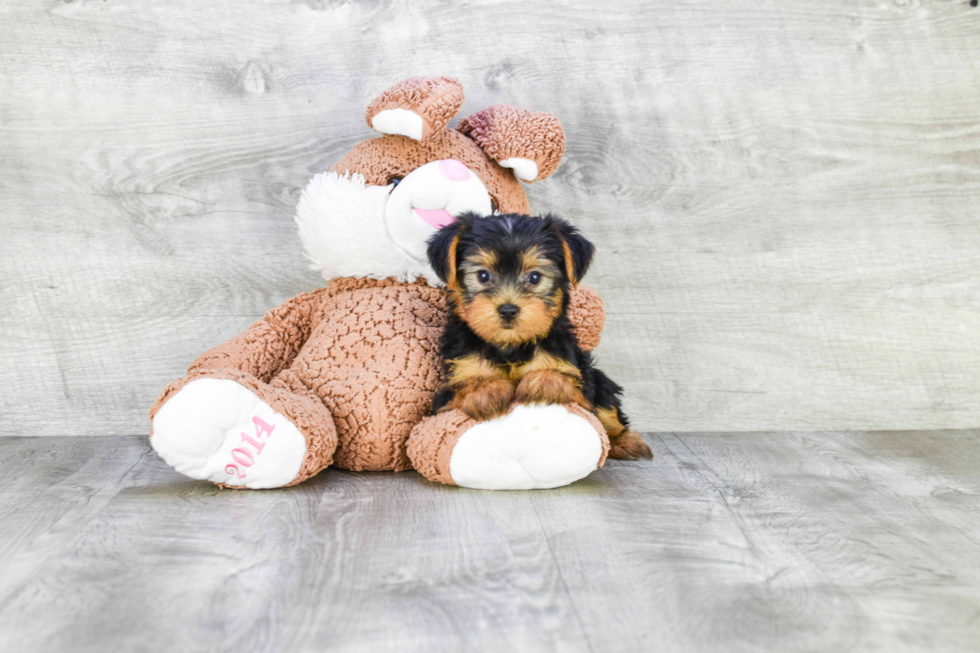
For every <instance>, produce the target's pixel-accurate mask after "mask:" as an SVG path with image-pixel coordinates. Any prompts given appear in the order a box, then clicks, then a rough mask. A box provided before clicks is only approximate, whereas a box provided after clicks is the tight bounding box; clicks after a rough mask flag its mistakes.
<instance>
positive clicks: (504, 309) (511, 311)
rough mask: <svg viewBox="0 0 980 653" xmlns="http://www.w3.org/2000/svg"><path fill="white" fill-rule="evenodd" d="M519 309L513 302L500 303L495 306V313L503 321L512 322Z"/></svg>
mask: <svg viewBox="0 0 980 653" xmlns="http://www.w3.org/2000/svg"><path fill="white" fill-rule="evenodd" d="M520 312H521V309H520V308H518V307H517V306H515V305H514V304H501V305H500V306H498V307H497V314H498V315H499V316H500V317H501V318H503V320H504V322H513V321H514V318H516V317H517V314H518V313H520Z"/></svg>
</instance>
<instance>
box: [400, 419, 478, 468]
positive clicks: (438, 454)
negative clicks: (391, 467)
mask: <svg viewBox="0 0 980 653" xmlns="http://www.w3.org/2000/svg"><path fill="white" fill-rule="evenodd" d="M474 424H476V422H475V421H474V420H473V418H471V417H469V416H468V415H466V414H465V413H463V412H461V411H458V410H448V411H445V412H442V413H439V414H438V415H433V416H432V417H428V418H426V419H424V420H423V421H421V422H419V423H418V424H416V425H415V427H414V428H413V429H412V433H411V436H410V437H409V439H408V457H409V459H410V460H411V461H412V466H413V467H414V468H415V471H417V472H418V473H419V474H421V475H422V476H424V477H426V478H427V479H429V480H430V481H433V482H435V483H442V484H444V485H456V484H457V483H456V481H454V480H453V477H452V476H451V475H450V474H449V461H450V458H451V457H452V454H453V447H455V446H456V442H458V441H459V438H460V436H461V435H463V433H465V432H466V431H468V430H469V429H470V428H471V427H472V426H473V425H474Z"/></svg>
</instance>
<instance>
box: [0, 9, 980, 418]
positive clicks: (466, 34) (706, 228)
mask: <svg viewBox="0 0 980 653" xmlns="http://www.w3.org/2000/svg"><path fill="white" fill-rule="evenodd" d="M977 34H980V10H976V9H972V8H970V7H969V4H968V2H967V1H966V0H901V1H900V0H894V1H891V0H828V1H825V2H811V3H800V2H783V1H781V0H735V1H732V2H725V3H711V2H675V1H670V2H668V1H667V0H622V1H618V2H605V3H600V4H598V5H597V4H596V3H592V2H587V1H585V0H576V1H561V2H543V1H534V0H531V1H528V0H520V1H518V0H504V1H496V0H494V1H492V2H491V1H486V0H466V1H463V2H453V3H442V2H407V1H400V2H398V1H390V2H389V1H377V2H357V3H355V2H333V1H329V0H308V1H306V2H289V1H286V0H281V1H267V2H231V1H230V0H228V1H221V2H219V1H215V2H208V3H200V2H193V1H192V0H170V1H168V2H162V1H159V0H152V1H150V0H148V1H146V2H141V3H122V2H116V1H114V0H113V1H109V2H105V1H103V0H75V1H74V2H62V1H56V0H41V1H40V2H37V1H34V0H31V1H27V0H8V1H6V2H4V3H3V6H2V7H0V234H2V238H0V302H2V305H3V306H4V309H5V310H4V311H3V313H2V314H0V349H2V352H3V353H2V355H0V413H2V414H3V415H4V418H5V419H3V420H2V421H0V434H15V435H16V434H31V435H35V434H39V435H58V434H63V435H64V434H73V435H79V434H92V435H102V434H117V435H118V434H137V433H144V432H145V431H146V430H147V423H146V417H145V416H146V410H147V408H148V406H149V405H150V403H151V402H152V401H153V399H154V397H155V396H156V394H157V393H158V391H159V390H160V389H161V388H162V387H163V386H164V385H165V384H166V383H167V382H168V381H169V380H170V379H172V378H173V377H175V376H177V375H178V374H180V373H181V372H182V370H183V369H185V368H186V366H187V364H188V363H189V362H190V361H191V360H192V359H193V358H194V357H195V356H196V355H197V354H198V353H200V352H201V351H203V350H204V349H206V348H208V347H210V346H212V345H214V344H216V343H217V342H219V341H220V340H222V339H223V338H226V337H228V336H230V335H232V334H234V333H237V332H239V331H240V330H242V329H243V328H244V327H246V326H247V325H248V324H250V323H251V322H252V321H253V320H254V319H256V318H257V317H258V316H259V315H261V314H262V313H263V312H264V311H266V310H267V309H269V308H271V307H273V306H275V305H277V304H278V303H279V302H281V301H283V300H285V299H287V298H289V297H292V296H294V295H296V294H298V293H300V292H302V291H306V290H310V289H312V288H314V287H317V286H318V285H319V284H320V281H319V280H318V279H317V278H316V277H315V276H314V275H313V274H312V273H311V272H309V271H308V270H307V269H306V264H305V261H304V259H303V256H302V252H301V249H300V245H299V241H298V238H297V236H296V234H295V232H294V228H293V226H292V221H291V220H292V211H293V207H294V205H295V203H296V200H297V198H298V194H299V192H300V190H301V188H302V187H303V185H304V183H305V182H306V180H307V179H309V178H310V177H311V176H312V175H313V174H315V173H317V172H320V171H322V170H325V169H327V168H329V167H330V166H331V165H332V164H333V162H335V161H336V160H337V159H339V158H340V157H341V156H342V155H343V154H344V153H345V152H346V151H347V150H348V149H349V148H350V147H351V146H352V145H354V144H356V143H357V142H359V141H361V140H363V139H365V138H369V137H371V133H370V132H369V130H368V129H367V127H366V126H365V124H364V122H363V115H362V114H363V110H364V107H365V106H366V104H367V103H368V101H369V100H370V99H371V98H372V97H374V96H375V95H376V94H377V93H379V92H380V91H382V90H383V89H384V88H386V87H387V86H388V85H389V84H391V83H392V82H394V81H397V80H399V79H401V78H403V77H407V76H410V75H416V74H446V75H452V76H455V77H457V78H459V79H460V80H461V81H462V82H463V84H464V86H465V88H466V94H467V100H466V103H465V105H464V107H463V114H464V115H465V114H466V113H469V112H472V111H475V110H478V109H480V108H483V107H484V106H487V105H489V104H493V103H497V102H507V103H512V104H517V105H520V106H523V107H526V108H529V109H532V110H544V111H551V112H553V113H555V114H556V115H558V116H559V117H560V119H561V120H562V122H563V123H564V126H565V129H566V132H567V136H568V152H567V155H566V158H565V161H564V163H563V164H562V166H561V168H560V169H559V171H558V172H557V174H556V175H555V176H554V177H552V178H551V179H549V180H547V181H545V182H541V183H539V184H535V185H533V186H532V187H530V188H529V195H530V198H531V203H532V206H533V207H536V208H537V209H538V210H541V211H544V210H555V211H557V212H559V213H562V214H564V215H566V216H567V217H569V218H571V219H572V220H573V221H575V222H576V223H578V224H579V225H581V227H582V228H583V230H584V231H585V233H586V234H587V235H589V236H590V237H591V238H592V239H593V240H595V242H596V243H597V245H598V248H599V256H598V260H597V262H596V265H595V266H594V269H593V271H592V272H591V273H590V275H589V276H588V277H587V282H588V283H590V284H591V285H593V286H594V287H595V288H596V289H597V290H599V292H600V293H601V294H602V296H603V297H604V299H605V300H606V305H607V308H608V311H609V314H610V320H609V323H608V327H607V331H606V336H605V340H604V344H603V345H602V347H601V348H600V350H599V358H600V361H601V364H602V365H603V366H604V367H605V368H606V370H607V371H608V372H609V373H610V375H612V376H613V377H614V378H616V379H617V380H618V381H620V382H621V383H622V384H623V385H625V386H626V388H627V397H626V408H627V411H628V412H629V413H630V414H631V415H632V416H633V418H634V421H635V422H636V424H637V425H639V426H640V427H643V428H646V429H657V430H680V431H695V430H759V429H768V430H778V429H888V428H891V429H895V428H962V427H971V426H976V425H977V424H980V398H978V397H980V219H978V218H980V215H978V208H977V206H978V198H980V102H978V101H977V100H978V95H977V89H978V88H980V38H978V37H977Z"/></svg>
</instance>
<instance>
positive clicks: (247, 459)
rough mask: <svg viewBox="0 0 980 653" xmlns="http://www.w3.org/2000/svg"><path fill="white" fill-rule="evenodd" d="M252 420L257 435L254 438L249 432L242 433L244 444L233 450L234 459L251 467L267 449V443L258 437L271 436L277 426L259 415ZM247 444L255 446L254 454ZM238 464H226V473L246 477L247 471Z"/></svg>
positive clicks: (242, 464)
mask: <svg viewBox="0 0 980 653" xmlns="http://www.w3.org/2000/svg"><path fill="white" fill-rule="evenodd" d="M252 422H253V423H254V424H255V437H254V438H253V437H252V436H250V435H248V434H247V433H242V434H241V435H242V446H240V447H236V448H235V449H232V451H231V457H232V460H234V461H235V462H236V463H238V465H241V466H242V467H251V466H252V465H254V464H255V457H256V456H258V455H260V454H261V453H262V450H263V449H265V443H264V442H259V440H258V438H261V437H262V436H263V435H264V436H266V437H271V436H272V431H273V430H274V429H275V428H276V427H275V425H274V424H268V423H266V422H263V421H262V419H261V418H260V417H258V416H256V417H253V418H252ZM246 444H250V445H252V446H253V447H254V448H255V453H254V454H253V453H252V452H251V451H250V450H249V449H248V448H247V447H246V446H245V445H246ZM238 465H226V466H225V473H226V474H228V475H232V474H236V475H237V476H238V478H245V471H244V470H242V469H239V468H238Z"/></svg>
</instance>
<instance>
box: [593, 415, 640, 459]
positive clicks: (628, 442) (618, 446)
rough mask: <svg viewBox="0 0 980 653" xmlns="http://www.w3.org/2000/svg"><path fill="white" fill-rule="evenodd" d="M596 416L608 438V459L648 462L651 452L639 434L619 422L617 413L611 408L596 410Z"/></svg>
mask: <svg viewBox="0 0 980 653" xmlns="http://www.w3.org/2000/svg"><path fill="white" fill-rule="evenodd" d="M596 415H597V416H598V417H599V422H601V423H602V426H603V428H605V429H606V435H608V436H609V457H610V458H616V459H618V460H641V459H643V460H650V459H651V458H653V452H652V451H651V450H650V447H649V446H648V445H647V443H646V442H644V441H643V438H641V437H640V434H639V433H637V432H636V431H630V430H629V429H627V428H626V427H625V426H623V423H622V422H620V421H619V411H618V410H616V408H615V407H613V408H598V409H596Z"/></svg>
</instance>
